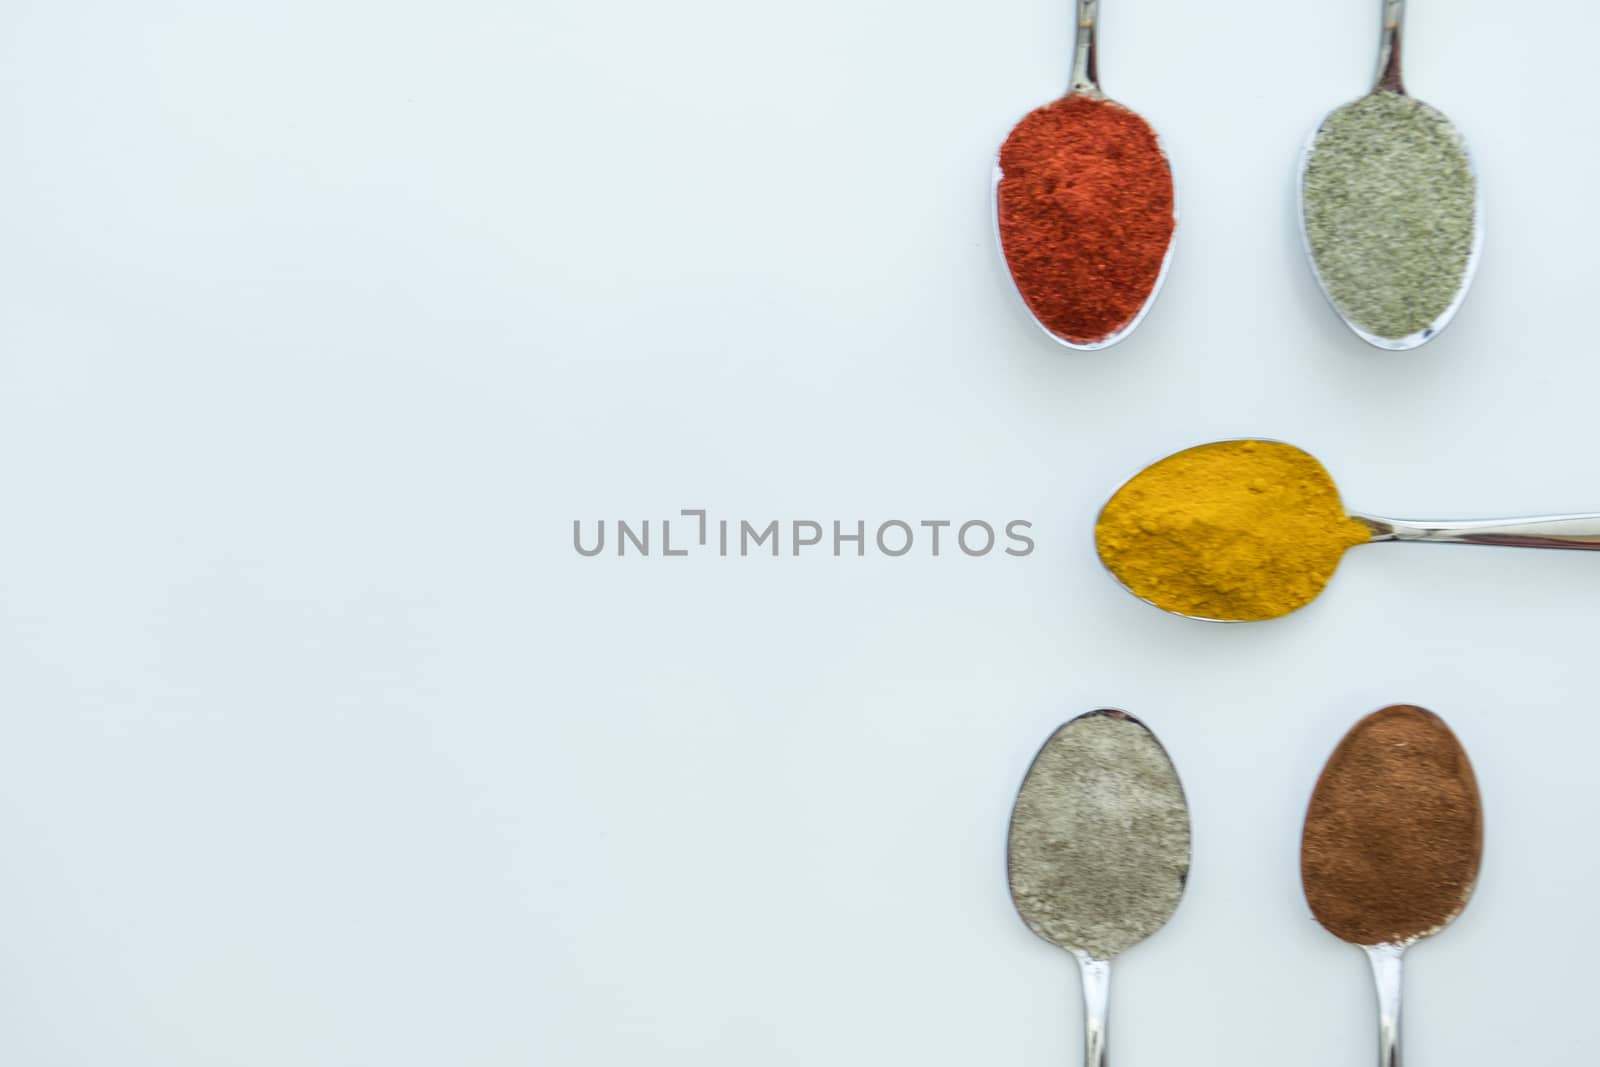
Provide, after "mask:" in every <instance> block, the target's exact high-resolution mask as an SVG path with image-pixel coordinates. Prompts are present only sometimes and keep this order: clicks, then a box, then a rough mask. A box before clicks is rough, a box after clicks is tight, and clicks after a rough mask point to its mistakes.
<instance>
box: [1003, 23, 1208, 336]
mask: <svg viewBox="0 0 1600 1067" xmlns="http://www.w3.org/2000/svg"><path fill="white" fill-rule="evenodd" d="M1077 5H1078V38H1077V49H1076V52H1075V54H1074V56H1073V73H1072V85H1071V88H1070V89H1069V90H1068V92H1067V95H1066V96H1064V97H1062V98H1061V99H1059V100H1057V101H1055V102H1053V103H1050V104H1046V105H1044V106H1043V107H1041V108H1038V109H1036V110H1034V111H1032V112H1031V113H1029V114H1028V115H1027V116H1026V117H1025V118H1023V120H1022V121H1021V122H1019V123H1017V125H1016V128H1015V129H1013V130H1012V131H1011V134H1010V136H1008V137H1007V138H1006V141H1005V144H1003V145H1002V146H1001V147H1000V158H999V161H998V163H997V165H996V168H995V212H996V221H997V224H998V228H999V232H1000V247H1001V251H1002V252H1004V254H1005V259H1006V266H1007V267H1008V268H1009V269H1010V271H1011V277H1012V280H1013V281H1014V282H1015V283H1016V286H1017V292H1018V293H1019V294H1021V296H1022V299H1023V302H1024V303H1025V304H1026V305H1027V307H1028V310H1029V311H1030V312H1031V313H1032V314H1033V317H1034V320H1035V321H1036V322H1037V323H1038V324H1039V325H1040V326H1041V327H1042V328H1043V329H1044V331H1045V332H1046V333H1048V334H1049V335H1050V336H1052V337H1053V338H1055V339H1056V340H1057V341H1059V342H1061V343H1062V344H1064V345H1067V346H1068V347H1071V348H1078V349H1097V348H1105V347H1107V346H1109V345H1113V344H1115V343H1116V342H1118V341H1120V340H1122V338H1124V337H1126V336H1127V335H1128V334H1129V333H1131V332H1132V331H1133V328H1134V327H1135V326H1137V325H1138V324H1139V321H1140V320H1141V319H1142V318H1143V317H1144V315H1145V312H1147V311H1148V310H1149V308H1150V305H1151V304H1152V303H1153V302H1154V300H1155V297H1156V293H1157V291H1158V290H1159V289H1160V288H1161V282H1162V280H1163V278H1164V277H1165V275H1166V269H1167V263H1168V260H1169V258H1170V255H1171V251H1172V235H1173V229H1174V227H1175V226H1176V224H1177V212H1176V210H1175V208H1174V204H1173V192H1172V167H1171V164H1170V163H1168V161H1167V156H1166V153H1165V152H1163V151H1162V149H1161V143H1160V141H1159V140H1158V139H1157V137H1156V134H1155V131H1154V130H1153V129H1151V128H1150V124H1149V123H1147V122H1146V121H1145V120H1144V119H1142V118H1140V117H1139V116H1138V115H1137V114H1135V113H1134V112H1132V111H1130V110H1129V109H1128V108H1126V107H1123V106H1122V105H1121V104H1119V103H1116V102H1115V101H1113V100H1110V99H1107V97H1106V95H1105V93H1103V92H1102V91H1101V90H1100V85H1099V80H1098V73H1097V70H1096V66H1097V64H1096V60H1095V28H1096V22H1097V20H1098V17H1099V8H1100V0H1077Z"/></svg>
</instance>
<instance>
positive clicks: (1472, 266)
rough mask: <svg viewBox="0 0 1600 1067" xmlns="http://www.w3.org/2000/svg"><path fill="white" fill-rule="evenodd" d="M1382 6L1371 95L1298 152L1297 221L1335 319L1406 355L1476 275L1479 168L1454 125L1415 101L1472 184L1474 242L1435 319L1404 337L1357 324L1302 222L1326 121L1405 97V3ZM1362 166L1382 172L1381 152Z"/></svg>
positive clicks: (1391, 0) (1386, 1)
mask: <svg viewBox="0 0 1600 1067" xmlns="http://www.w3.org/2000/svg"><path fill="white" fill-rule="evenodd" d="M1382 2H1383V30H1382V35H1381V37H1380V43H1379V47H1378V76H1377V82H1376V84H1375V85H1374V86H1373V88H1372V91H1371V92H1370V93H1368V94H1367V96H1365V97H1362V98H1361V99H1359V100H1356V101H1354V102H1352V103H1349V104H1345V105H1344V106H1343V107H1339V108H1336V109H1334V110H1333V111H1331V112H1329V113H1328V115H1326V116H1325V117H1324V118H1323V120H1322V122H1320V123H1318V124H1317V128H1316V129H1315V130H1313V131H1312V132H1311V136H1310V137H1309V138H1308V139H1307V141H1306V146H1305V150H1304V151H1303V152H1302V153H1301V157H1300V171H1299V176H1298V182H1297V189H1298V197H1299V200H1300V203H1301V211H1300V216H1299V221H1300V237H1301V241H1302V243H1303V245H1304V247H1305V251H1306V258H1307V260H1308V261H1309V262H1310V263H1311V270H1312V273H1313V274H1314V275H1315V276H1316V279H1317V284H1318V285H1319V286H1321V288H1322V293H1323V295H1324V296H1326V297H1327V298H1328V303H1329V304H1331V305H1332V306H1333V309H1334V311H1336V312H1337V313H1338V314H1339V317H1340V318H1341V319H1342V320H1344V324H1345V325H1346V326H1348V327H1350V329H1351V330H1352V331H1353V332H1354V333H1355V334H1356V335H1357V336H1358V337H1360V338H1361V339H1362V340H1363V341H1366V342H1367V343H1368V344H1370V345H1374V346H1376V347H1378V348H1383V349H1388V350H1390V351H1404V350H1407V349H1412V348H1416V347H1417V346H1419V345H1422V344H1424V343H1426V342H1427V341H1429V340H1432V339H1433V338H1434V337H1435V336H1437V335H1438V334H1439V332H1440V331H1441V330H1443V329H1444V328H1445V326H1446V325H1448V324H1449V322H1450V320H1451V319H1452V318H1454V317H1455V314H1456V312H1457V311H1458V310H1459V309H1460V307H1461V303H1462V301H1463V300H1465V299H1466V295H1467V290H1468V288H1470V287H1471V285H1472V279H1473V276H1474V274H1476V273H1477V269H1478V257H1479V253H1480V251H1481V250H1482V247H1483V200H1482V197H1481V196H1479V195H1478V175H1477V169H1476V168H1475V167H1474V166H1473V163H1472V155H1471V153H1470V152H1469V151H1468V150H1467V144H1466V140H1465V138H1463V137H1462V136H1461V132H1460V130H1458V129H1456V127H1455V126H1454V124H1453V123H1451V122H1450V120H1449V119H1448V118H1446V117H1445V116H1444V115H1443V114H1442V113H1440V112H1438V111H1437V110H1436V109H1434V108H1431V107H1429V106H1428V105H1427V104H1424V103H1422V102H1421V101H1416V105H1417V106H1418V107H1420V108H1424V109H1426V110H1427V111H1428V112H1429V113H1430V114H1431V115H1432V116H1434V117H1435V118H1436V119H1437V120H1438V121H1439V122H1440V123H1441V124H1442V125H1443V127H1444V128H1445V129H1447V130H1448V131H1449V133H1450V134H1451V135H1453V137H1454V140H1455V142H1456V147H1457V148H1458V149H1459V151H1460V156H1461V159H1462V161H1463V162H1464V164H1465V166H1466V168H1467V170H1468V172H1469V173H1470V174H1471V175H1472V183H1473V219H1472V243H1471V249H1470V251H1469V252H1468V254H1467V260H1466V264H1465V267H1464V268H1463V270H1462V273H1461V276H1460V278H1459V281H1458V284H1457V287H1456V289H1455V296H1454V299H1453V300H1451V301H1450V303H1449V304H1448V305H1447V306H1446V307H1445V308H1444V309H1443V310H1442V311H1440V312H1439V313H1438V314H1437V315H1435V316H1434V318H1433V319H1432V321H1431V322H1428V323H1427V324H1426V325H1425V326H1423V327H1422V328H1420V329H1417V330H1414V331H1412V332H1410V333H1408V334H1406V335H1404V336H1394V337H1391V336H1385V335H1383V334H1382V333H1380V332H1379V331H1378V330H1376V329H1369V328H1368V327H1366V326H1364V325H1362V324H1361V323H1360V322H1358V321H1356V319H1355V318H1354V317H1353V316H1352V314H1351V313H1350V312H1349V311H1347V309H1345V308H1343V307H1340V305H1339V304H1338V303H1337V302H1336V300H1335V299H1334V295H1333V291H1332V290H1331V288H1330V287H1329V284H1328V280H1327V278H1326V277H1325V276H1324V272H1323V264H1320V263H1319V262H1318V258H1317V254H1316V252H1315V250H1314V248H1313V244H1312V238H1311V233H1310V229H1309V228H1308V225H1307V221H1306V216H1307V213H1308V210H1309V205H1308V204H1307V201H1306V174H1307V171H1308V170H1309V168H1310V166H1311V161H1312V157H1313V156H1314V155H1315V154H1316V150H1317V142H1318V138H1319V137H1320V136H1321V135H1322V132H1323V130H1324V129H1325V128H1326V126H1327V124H1328V123H1329V121H1330V120H1332V119H1333V118H1334V117H1335V116H1337V115H1339V114H1340V113H1341V112H1345V111H1348V110H1349V109H1352V108H1357V107H1360V106H1361V105H1363V104H1364V103H1367V102H1368V101H1371V100H1373V99H1374V98H1375V97H1378V96H1379V95H1380V94H1383V93H1393V94H1396V95H1399V96H1402V97H1404V96H1407V94H1406V89H1405V84H1404V82H1403V80H1402V78H1401V73H1400V58H1401V49H1400V43H1401V29H1402V26H1403V23H1404V21H1405V9H1406V0H1382ZM1381 147H1382V146H1377V145H1375V146H1374V148H1375V149H1377V148H1381ZM1363 165H1364V166H1368V167H1372V168H1382V167H1384V162H1383V153H1382V152H1381V151H1378V150H1374V151H1372V152H1370V153H1368V154H1367V156H1366V158H1365V159H1364V160H1363ZM1373 207H1374V210H1375V211H1384V210H1386V208H1385V207H1379V206H1377V205H1374V206H1373ZM1426 239H1427V238H1425V237H1424V238H1417V240H1418V241H1420V240H1426ZM1365 266H1366V265H1365V264H1363V267H1365Z"/></svg>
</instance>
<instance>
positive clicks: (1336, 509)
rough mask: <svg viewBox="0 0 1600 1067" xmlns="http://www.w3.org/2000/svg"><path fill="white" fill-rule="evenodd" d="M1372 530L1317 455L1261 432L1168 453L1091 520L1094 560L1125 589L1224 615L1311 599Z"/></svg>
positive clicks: (1281, 610)
mask: <svg viewBox="0 0 1600 1067" xmlns="http://www.w3.org/2000/svg"><path fill="white" fill-rule="evenodd" d="M1370 539H1371V531H1370V530H1369V529H1368V528H1367V527H1366V526H1364V525H1363V524H1361V523H1360V522H1357V521H1356V520H1355V519H1352V518H1350V517H1349V516H1348V515H1346V514H1345V510H1344V505H1343V504H1341V503H1340V501H1339V490H1338V488H1337V487H1336V486H1335V485H1334V484H1333V479H1332V478H1331V477H1330V476H1329V475H1328V472H1327V471H1326V470H1325V469H1323V466H1322V464H1320V463H1318V462H1317V460H1316V458H1315V457H1313V456H1311V455H1308V454H1307V453H1305V452H1302V451H1301V450H1300V449H1298V448H1295V447H1294V446H1292V445H1285V444H1280V443H1277V442H1271V441H1219V442H1217V443H1215V444H1209V445H1200V446H1198V447H1196V448H1191V449H1188V450H1187V451H1184V452H1179V453H1178V454H1177V455H1174V456H1168V457H1167V458H1166V459H1163V460H1161V461H1160V462H1158V463H1154V464H1152V465H1151V466H1149V467H1147V468H1145V469H1144V470H1143V471H1141V472H1140V473H1139V474H1138V475H1136V476H1135V477H1134V478H1133V479H1131V480H1130V481H1129V482H1128V483H1127V484H1126V485H1124V486H1123V487H1122V488H1121V489H1119V490H1117V492H1116V494H1115V495H1113V496H1112V498H1111V500H1110V501H1109V502H1108V503H1107V504H1106V506H1105V508H1104V509H1102V510H1101V512H1100V520H1099V522H1098V523H1097V524H1096V525H1095V545H1096V547H1097V548H1098V550H1099V552H1100V559H1101V560H1102V561H1103V562H1104V563H1105V565H1106V567H1107V568H1109V569H1110V571H1111V573H1112V574H1114V575H1116V576H1117V578H1118V579H1119V580H1120V581H1121V582H1122V584H1123V585H1125V586H1127V587H1128V589H1129V590H1131V591H1132V592H1133V594H1134V595H1135V596H1138V597H1142V598H1143V599H1145V600H1148V601H1150V602H1151V603H1152V604H1155V605H1156V606H1157V607H1159V608H1163V609H1165V610H1167V611H1173V612H1177V613H1178V614H1180V615H1191V616H1194V617H1196V618H1202V619H1221V620H1227V621H1232V622H1244V621H1248V620H1256V619H1273V618H1277V617H1278V616H1280V615H1287V614H1288V613H1289V612H1291V611H1293V610H1295V609H1296V608H1298V607H1302V606H1304V605H1306V604H1308V603H1310V602H1311V601H1312V600H1313V599H1314V598H1315V597H1316V596H1317V594H1318V593H1320V592H1322V588H1323V586H1325V585H1327V583H1328V579H1329V578H1331V577H1333V572H1334V569H1335V568H1336V567H1338V565H1339V560H1340V558H1341V557H1342V556H1343V555H1344V552H1345V549H1347V548H1349V547H1350V546H1351V545H1357V544H1361V543H1362V542H1364V541H1367V540H1370Z"/></svg>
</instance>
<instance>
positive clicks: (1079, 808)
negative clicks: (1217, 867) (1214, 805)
mask: <svg viewBox="0 0 1600 1067" xmlns="http://www.w3.org/2000/svg"><path fill="white" fill-rule="evenodd" d="M1009 853H1010V855H1009V867H1010V871H1009V875H1010V882H1011V897H1012V900H1013V901H1015V903H1016V906H1017V911H1018V912H1019V913H1020V914H1021V915H1022V918H1023V920H1024V921H1025V922H1026V923H1027V924H1028V926H1029V928H1031V929H1032V930H1033V932H1034V933H1036V934H1038V935H1039V936H1040V937H1042V938H1044V939H1045V940H1046V941H1049V942H1051V943H1052V944H1055V945H1059V946H1060V947H1062V948H1065V949H1070V950H1073V951H1078V952H1083V953H1087V954H1088V955H1089V956H1090V957H1092V958H1093V959H1097V960H1110V959H1112V958H1113V957H1115V956H1117V955H1119V954H1121V953H1122V952H1123V951H1124V950H1126V949H1127V948H1129V947H1131V946H1132V945H1134V944H1137V943H1138V942H1140V941H1142V940H1144V939H1145V938H1147V937H1149V936H1150V935H1151V934H1153V933H1155V932H1156V931H1157V930H1159V929H1161V927H1162V926H1164V925H1165V924H1166V922H1167V920H1168V919H1169V918H1171V917H1172V913H1173V911H1174V910H1176V908H1177V906H1178V899H1179V897H1181V896H1182V895H1183V886H1184V882H1185V880H1186V879H1187V878H1188V875H1189V808H1188V804H1187V802H1186V801H1185V799H1184V795H1183V786H1182V785H1181V784H1180V783H1179V781H1178V774H1177V772H1176V771H1175V770H1174V769H1173V767H1172V762H1171V761H1170V760H1169V759H1168V758H1167V753H1166V750H1164V749H1163V748H1162V747H1161V744H1160V742H1158V741H1157V740H1156V739H1155V736H1154V735H1153V734H1151V733H1150V731H1149V730H1148V729H1146V728H1145V726H1144V724H1143V723H1141V722H1139V721H1138V720H1137V719H1135V718H1133V717H1132V716H1130V715H1127V714H1125V713H1123V712H1120V711H1095V712H1090V713H1089V714H1087V715H1082V716H1079V717H1078V718H1076V719H1073V720H1072V721H1071V722H1069V723H1067V724H1066V725H1065V726H1062V727H1061V728H1060V729H1059V730H1057V731H1056V732H1055V733H1054V734H1052V735H1051V737H1050V740H1048V741H1046V742H1045V745H1044V747H1043V748H1041V749H1040V750H1039V754H1038V755H1037V756H1036V757H1034V761H1033V766H1032V767H1030V768H1029V769H1028V774H1027V777H1026V778H1025V779H1024V780H1023V783H1022V788H1021V790H1020V791H1019V792H1018V794H1017V801H1016V806H1015V807H1014V808H1013V809H1012V813H1011V840H1010V849H1009Z"/></svg>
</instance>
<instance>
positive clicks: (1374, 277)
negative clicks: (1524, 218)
mask: <svg viewBox="0 0 1600 1067" xmlns="http://www.w3.org/2000/svg"><path fill="white" fill-rule="evenodd" d="M1301 192H1302V210H1303V212H1304V219H1305V228H1306V239H1307V241H1308V243H1309V244H1310V247H1311V258H1312V260H1313V262H1314V263H1315V264H1316V269H1317V274H1318V277H1319V278H1320V279H1321V281H1322V286H1323V288H1324V289H1325V290H1326V291H1327V294H1328V297H1329V298H1330V299H1331V300H1332V301H1333V303H1334V304H1335V305H1336V306H1337V307H1338V309H1339V311H1340V312H1341V313H1342V314H1343V315H1344V317H1345V318H1346V319H1348V320H1350V321H1351V322H1353V323H1354V324H1356V325H1357V326H1359V327H1361V328H1362V329H1363V330H1365V331H1367V332H1368V333H1370V334H1373V335H1375V336H1378V337H1382V338H1388V339H1391V340H1400V339H1402V338H1406V337H1410V336H1413V335H1415V334H1418V333H1420V332H1422V331H1423V330H1425V329H1427V328H1428V327H1430V326H1432V325H1433V324H1434V323H1435V322H1436V321H1437V320H1438V319H1439V317H1440V316H1442V315H1443V314H1444V313H1445V311H1446V310H1447V309H1449V307H1450V305H1451V304H1452V303H1453V302H1454V301H1455V299H1456V294H1457V293H1459V292H1460V291H1461V288H1462V285H1463V283H1464V282H1465V280H1466V272H1467V264H1468V261H1469V260H1470V259H1471V256H1472V246H1473V240H1474V232H1473V231H1474V228H1475V226H1476V220H1475V215H1476V211H1477V183H1476V182H1475V180H1474V179H1473V175H1472V164H1471V162H1470V160H1469V158H1468V155H1467V150H1466V146H1465V144H1464V142H1463V141H1462V139H1461V135H1460V133H1459V132H1458V131H1457V130H1456V128H1455V126H1454V125H1453V124H1452V123H1451V122H1450V120H1449V119H1448V118H1446V117H1445V116H1444V115H1443V114H1441V113H1440V112H1439V111H1437V110H1435V109H1434V108H1431V107H1429V106H1428V105H1427V104H1424V103H1423V102H1422V101H1420V100H1415V99H1413V98H1411V97H1409V96H1406V95H1404V94H1401V93H1394V92H1375V93H1372V94H1371V95H1369V96H1365V97H1362V98H1361V99H1360V100H1357V101H1355V102H1354V103H1351V104H1346V105H1345V106H1344V107H1341V108H1339V109H1338V110H1337V111H1335V112H1333V113H1332V114H1331V115H1329V116H1328V117H1327V119H1325V120H1324V121H1323V124H1322V127H1321V128H1320V129H1319V130H1318V131H1317V134H1316V137H1315V139H1314V141H1313V143H1312V146H1311V153H1310V157H1309V158H1308V160H1307V161H1306V165H1305V172H1304V175H1303V178H1302V186H1301Z"/></svg>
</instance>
